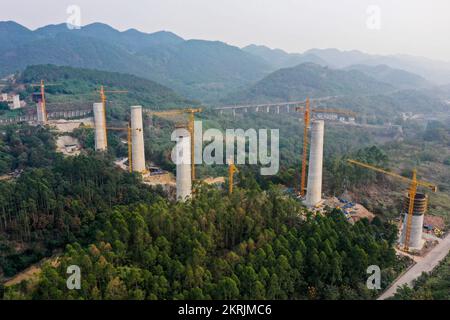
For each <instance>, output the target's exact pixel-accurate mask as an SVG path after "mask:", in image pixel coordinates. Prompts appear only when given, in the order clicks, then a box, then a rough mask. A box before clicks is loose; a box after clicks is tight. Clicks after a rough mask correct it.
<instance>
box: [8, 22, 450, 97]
mask: <svg viewBox="0 0 450 320" xmlns="http://www.w3.org/2000/svg"><path fill="white" fill-rule="evenodd" d="M0 43H1V45H0V76H4V75H7V74H10V73H14V72H16V71H21V70H24V69H25V68H26V67H27V66H30V65H41V64H54V65H61V66H71V67H77V68H88V69H97V70H104V71H113V72H120V73H127V74H133V75H136V76H139V77H142V78H146V79H149V80H153V81H155V82H158V83H161V84H162V85H164V86H167V87H170V88H172V89H174V90H175V91H176V92H178V93H179V94H181V95H182V96H185V97H187V98H190V99H199V100H202V101H203V102H207V103H217V102H218V101H223V99H224V97H230V96H232V95H236V97H237V95H240V96H241V97H244V96H243V94H244V92H245V99H247V98H248V97H251V96H255V95H256V94H258V95H259V94H261V97H260V99H262V98H264V97H267V98H269V97H274V98H281V97H284V98H290V97H300V96H303V95H304V94H305V93H311V94H314V93H315V94H319V93H320V94H321V95H322V94H329V93H333V92H346V93H349V94H361V93H362V92H365V91H367V90H366V89H369V88H370V90H372V89H373V90H375V91H374V92H379V91H378V89H381V88H384V89H386V90H392V89H405V88H407V89H415V88H423V87H430V86H432V85H434V84H446V83H447V84H448V83H450V64H449V63H445V62H439V61H434V60H429V59H425V58H418V57H412V56H400V55H390V56H381V55H370V54H366V53H363V52H360V51H355V50H354V51H339V50H337V49H311V50H308V51H306V52H305V53H287V52H285V51H283V50H279V49H270V48H268V47H264V46H257V45H250V46H247V47H245V48H242V49H240V48H238V47H235V46H230V45H228V44H226V43H223V42H219V41H204V40H184V39H183V38H181V37H179V36H177V35H175V34H173V33H171V32H166V31H160V32H156V33H151V34H149V33H143V32H140V31H137V30H135V29H130V30H127V31H124V32H120V31H118V30H115V29H114V28H112V27H110V26H108V25H105V24H101V23H94V24H90V25H87V26H85V27H82V28H81V29H80V30H69V29H68V28H67V27H66V25H65V24H59V25H49V26H45V27H43V28H40V29H37V30H34V31H31V30H29V29H27V28H25V27H23V26H21V25H19V24H17V23H15V22H12V21H8V22H0ZM305 63H306V64H307V66H303V67H301V66H299V65H301V64H305ZM311 63H313V64H315V65H317V66H321V67H328V69H327V70H326V71H324V69H315V68H314V67H311ZM289 68H293V70H285V69H289ZM280 69H282V70H280ZM337 69H342V70H339V71H338V70H337ZM311 70H313V71H319V70H320V72H321V75H322V76H324V75H325V78H321V77H320V76H318V75H315V74H314V72H312V73H311ZM334 71H336V72H334ZM350 71H351V72H350ZM299 72H305V74H303V75H302V74H298V73H299ZM277 79H280V80H282V79H284V80H288V81H289V86H290V87H289V88H286V85H287V84H286V83H285V84H276V85H275V82H276V80H277ZM296 81H298V82H297V83H296ZM333 81H336V82H335V83H333ZM275 88H277V89H279V90H281V91H280V92H278V93H276V92H275ZM374 92H373V93H374ZM246 95H249V96H248V97H247V96H246ZM227 99H228V98H227Z"/></svg>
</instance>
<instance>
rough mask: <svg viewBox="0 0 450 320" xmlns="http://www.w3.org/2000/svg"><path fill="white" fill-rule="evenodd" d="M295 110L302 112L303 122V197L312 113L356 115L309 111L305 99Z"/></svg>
mask: <svg viewBox="0 0 450 320" xmlns="http://www.w3.org/2000/svg"><path fill="white" fill-rule="evenodd" d="M295 110H296V111H298V112H303V120H304V128H303V151H302V168H301V177H300V195H301V196H302V197H304V196H305V194H306V180H307V172H306V164H307V162H308V143H309V142H308V132H309V125H310V122H311V115H312V113H332V114H341V115H348V116H356V113H354V112H351V111H348V110H340V109H311V105H310V100H309V98H307V99H306V102H305V106H300V107H296V108H295Z"/></svg>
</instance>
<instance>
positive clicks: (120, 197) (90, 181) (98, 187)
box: [0, 156, 158, 276]
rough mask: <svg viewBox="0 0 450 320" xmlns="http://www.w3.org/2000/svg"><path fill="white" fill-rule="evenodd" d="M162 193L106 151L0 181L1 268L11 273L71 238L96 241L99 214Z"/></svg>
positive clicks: (142, 201) (68, 241)
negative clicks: (21, 248)
mask: <svg viewBox="0 0 450 320" xmlns="http://www.w3.org/2000/svg"><path fill="white" fill-rule="evenodd" d="M157 195H158V192H154V191H151V190H150V188H148V187H146V186H145V185H142V183H141V182H140V179H139V178H138V177H137V176H136V175H130V174H128V173H126V172H123V171H120V170H119V169H117V168H115V167H114V165H113V164H112V161H111V160H110V159H107V158H104V157H101V156H99V157H97V158H94V157H89V156H79V157H75V158H65V159H63V158H61V157H58V158H57V159H56V160H55V163H54V165H53V166H52V167H51V168H37V169H28V170H25V171H24V172H23V173H22V174H21V175H20V177H18V178H17V179H15V180H14V181H7V182H5V181H3V182H0V245H1V246H2V250H1V252H0V271H1V270H3V272H4V273H5V275H6V276H11V275H13V274H15V273H16V272H17V271H19V270H21V269H23V268H25V267H27V266H28V265H29V264H30V263H32V262H34V261H36V260H38V259H40V258H41V257H43V256H45V255H49V254H51V251H52V250H53V249H55V248H60V247H61V246H63V245H65V244H66V243H70V242H74V241H81V242H84V241H91V240H90V239H93V235H94V234H95V230H96V228H97V223H98V219H99V216H98V214H101V213H102V212H103V213H104V212H105V210H106V209H108V208H112V207H113V206H115V205H118V204H124V205H126V204H130V203H135V202H140V203H146V202H148V201H152V199H154V198H155V197H157ZM16 242H18V243H21V246H25V248H26V250H25V251H17V250H16V249H15V246H14V243H16Z"/></svg>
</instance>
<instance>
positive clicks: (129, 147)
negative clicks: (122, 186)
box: [107, 123, 133, 173]
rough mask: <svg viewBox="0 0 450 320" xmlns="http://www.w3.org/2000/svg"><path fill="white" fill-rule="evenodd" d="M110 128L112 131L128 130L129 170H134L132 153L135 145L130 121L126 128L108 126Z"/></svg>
mask: <svg viewBox="0 0 450 320" xmlns="http://www.w3.org/2000/svg"><path fill="white" fill-rule="evenodd" d="M107 129H108V130H112V131H126V132H127V141H128V171H129V172H130V173H131V172H133V162H132V154H133V145H132V144H131V125H130V123H128V125H127V127H126V128H120V127H119V128H118V127H108V128H107Z"/></svg>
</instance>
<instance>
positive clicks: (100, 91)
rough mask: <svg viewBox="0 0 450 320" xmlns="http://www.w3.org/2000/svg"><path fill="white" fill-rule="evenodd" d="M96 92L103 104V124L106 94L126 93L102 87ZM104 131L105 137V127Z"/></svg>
mask: <svg viewBox="0 0 450 320" xmlns="http://www.w3.org/2000/svg"><path fill="white" fill-rule="evenodd" d="M97 92H99V94H100V99H101V101H102V104H103V121H104V123H106V101H107V100H106V93H112V94H116V93H118V94H120V93H128V91H125V90H105V87H104V86H103V85H102V86H100V90H97ZM104 130H105V137H106V136H107V128H106V126H105V127H104ZM107 146H108V144H106V147H107Z"/></svg>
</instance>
